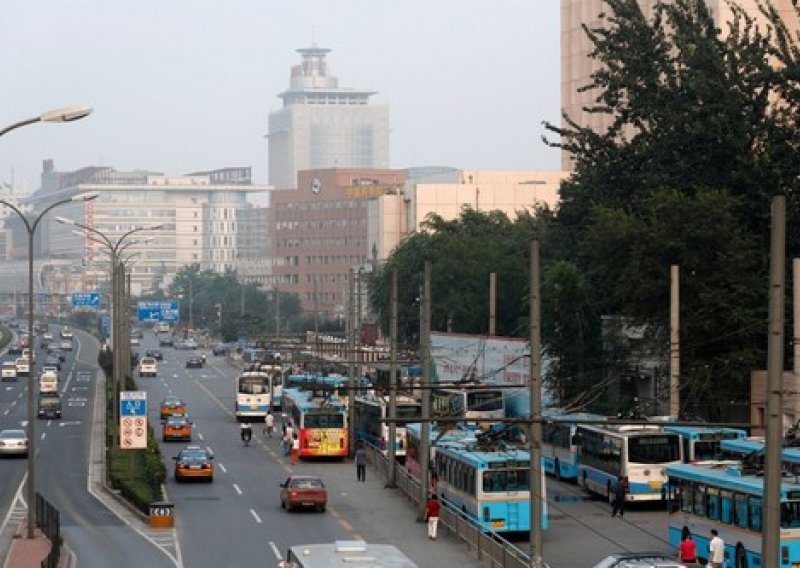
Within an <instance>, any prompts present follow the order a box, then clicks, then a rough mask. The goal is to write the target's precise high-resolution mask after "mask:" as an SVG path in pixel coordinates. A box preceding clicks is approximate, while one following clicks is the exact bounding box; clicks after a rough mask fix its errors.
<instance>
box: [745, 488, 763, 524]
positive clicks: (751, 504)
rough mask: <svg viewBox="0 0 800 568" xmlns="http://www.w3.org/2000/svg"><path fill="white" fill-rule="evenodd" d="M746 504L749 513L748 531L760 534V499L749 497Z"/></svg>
mask: <svg viewBox="0 0 800 568" xmlns="http://www.w3.org/2000/svg"><path fill="white" fill-rule="evenodd" d="M747 504H748V511H749V513H750V529H752V530H754V531H757V532H761V523H762V517H761V497H753V496H750V497H748V499H747Z"/></svg>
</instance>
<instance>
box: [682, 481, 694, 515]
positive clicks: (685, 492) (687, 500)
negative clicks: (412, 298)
mask: <svg viewBox="0 0 800 568" xmlns="http://www.w3.org/2000/svg"><path fill="white" fill-rule="evenodd" d="M681 489H682V491H681V511H683V512H684V513H691V512H692V501H693V497H692V495H693V493H692V482H691V481H684V482H683V485H682V487H681Z"/></svg>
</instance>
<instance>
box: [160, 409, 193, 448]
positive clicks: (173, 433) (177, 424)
mask: <svg viewBox="0 0 800 568" xmlns="http://www.w3.org/2000/svg"><path fill="white" fill-rule="evenodd" d="M161 439H162V440H164V441H165V442H168V441H173V440H183V441H186V442H191V441H192V423H191V422H189V419H188V418H187V417H186V416H183V415H181V414H175V415H173V416H168V417H167V421H166V422H165V423H164V427H163V428H162V431H161Z"/></svg>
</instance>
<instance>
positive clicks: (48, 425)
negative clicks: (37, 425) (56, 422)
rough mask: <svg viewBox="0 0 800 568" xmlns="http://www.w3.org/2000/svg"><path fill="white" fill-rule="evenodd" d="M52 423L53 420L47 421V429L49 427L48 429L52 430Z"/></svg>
mask: <svg viewBox="0 0 800 568" xmlns="http://www.w3.org/2000/svg"><path fill="white" fill-rule="evenodd" d="M52 422H53V421H52V420H48V421H47V427H48V428H50V424H52Z"/></svg>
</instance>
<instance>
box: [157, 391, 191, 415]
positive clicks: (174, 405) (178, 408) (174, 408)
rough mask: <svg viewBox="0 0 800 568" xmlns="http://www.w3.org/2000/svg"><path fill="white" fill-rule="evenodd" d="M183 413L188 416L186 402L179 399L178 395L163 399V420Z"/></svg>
mask: <svg viewBox="0 0 800 568" xmlns="http://www.w3.org/2000/svg"><path fill="white" fill-rule="evenodd" d="M176 414H181V415H183V416H186V414H187V412H186V403H185V402H183V401H182V400H181V399H179V398H178V397H177V396H168V397H167V398H165V399H164V400H162V401H161V420H165V419H166V418H168V417H169V416H174V415H176Z"/></svg>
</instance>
